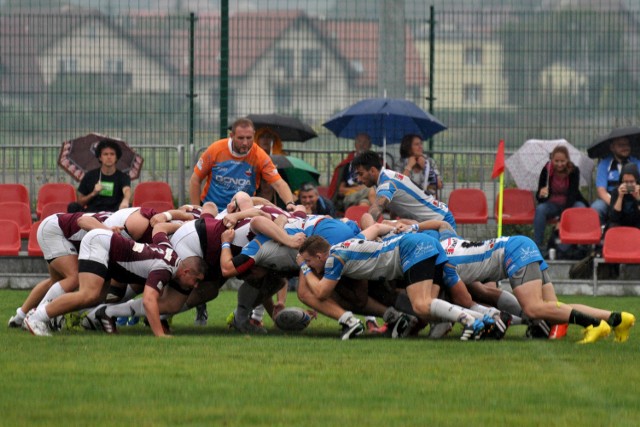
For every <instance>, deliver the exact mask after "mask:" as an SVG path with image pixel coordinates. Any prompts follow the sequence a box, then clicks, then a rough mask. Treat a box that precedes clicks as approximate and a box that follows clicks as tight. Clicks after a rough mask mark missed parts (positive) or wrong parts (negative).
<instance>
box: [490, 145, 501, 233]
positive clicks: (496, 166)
mask: <svg viewBox="0 0 640 427" xmlns="http://www.w3.org/2000/svg"><path fill="white" fill-rule="evenodd" d="M497 177H500V184H499V188H498V215H497V217H498V237H501V236H502V201H503V200H502V196H503V189H504V140H503V139H501V140H500V143H499V144H498V152H497V153H496V161H495V163H494V164H493V172H492V173H491V179H495V178H497Z"/></svg>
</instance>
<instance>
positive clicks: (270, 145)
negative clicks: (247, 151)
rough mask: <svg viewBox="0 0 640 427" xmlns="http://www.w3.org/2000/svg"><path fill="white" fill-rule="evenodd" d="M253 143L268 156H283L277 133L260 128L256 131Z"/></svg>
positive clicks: (280, 141)
mask: <svg viewBox="0 0 640 427" xmlns="http://www.w3.org/2000/svg"><path fill="white" fill-rule="evenodd" d="M255 142H256V144H258V145H259V146H260V148H262V149H263V150H264V151H265V152H266V153H267V154H268V155H270V156H271V155H273V154H285V153H284V150H283V149H282V140H281V139H280V136H279V135H278V133H277V132H275V131H274V130H271V129H270V128H262V129H258V130H257V131H256V136H255Z"/></svg>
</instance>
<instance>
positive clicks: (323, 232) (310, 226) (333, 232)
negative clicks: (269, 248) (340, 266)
mask: <svg viewBox="0 0 640 427" xmlns="http://www.w3.org/2000/svg"><path fill="white" fill-rule="evenodd" d="M284 229H285V230H286V232H287V233H289V234H291V235H293V234H296V233H299V232H302V233H304V234H305V235H306V236H307V237H309V236H321V237H322V238H324V239H325V240H326V241H327V242H329V244H330V245H335V244H336V243H340V242H344V241H345V240H347V239H352V238H354V237H362V236H361V235H360V228H359V227H358V224H356V223H355V222H354V221H348V222H346V223H345V222H343V221H341V220H339V219H335V218H331V217H328V216H325V215H307V217H306V218H304V219H299V218H295V219H292V220H289V223H288V224H285V226H284Z"/></svg>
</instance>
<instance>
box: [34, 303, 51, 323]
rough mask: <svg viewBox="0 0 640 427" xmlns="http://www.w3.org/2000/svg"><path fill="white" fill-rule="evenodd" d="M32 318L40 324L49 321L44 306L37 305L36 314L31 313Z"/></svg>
mask: <svg viewBox="0 0 640 427" xmlns="http://www.w3.org/2000/svg"><path fill="white" fill-rule="evenodd" d="M33 318H34V319H35V320H39V321H41V322H48V321H49V320H51V318H50V317H49V315H48V314H47V310H46V307H45V306H44V305H39V306H38V308H36V312H35V313H33Z"/></svg>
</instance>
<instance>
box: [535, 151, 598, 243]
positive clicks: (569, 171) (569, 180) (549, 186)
mask: <svg viewBox="0 0 640 427" xmlns="http://www.w3.org/2000/svg"><path fill="white" fill-rule="evenodd" d="M536 198H537V199H538V206H537V207H536V214H535V217H534V220H533V235H534V241H535V243H536V245H538V249H540V252H541V253H543V254H546V249H544V248H543V241H544V230H545V227H546V225H547V220H548V219H550V218H554V217H557V216H559V215H560V214H561V213H562V211H563V210H565V209H566V208H570V207H574V208H575V207H585V206H587V201H586V200H585V199H584V197H582V193H580V169H579V168H578V167H577V166H576V165H574V164H573V162H572V161H571V159H570V158H569V150H568V149H567V147H565V146H564V145H558V146H556V147H555V148H554V149H553V151H552V152H551V156H550V160H549V162H547V164H546V165H544V167H543V168H542V171H540V178H539V179H538V192H537V193H536Z"/></svg>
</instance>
